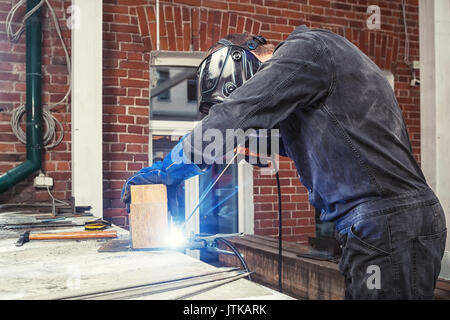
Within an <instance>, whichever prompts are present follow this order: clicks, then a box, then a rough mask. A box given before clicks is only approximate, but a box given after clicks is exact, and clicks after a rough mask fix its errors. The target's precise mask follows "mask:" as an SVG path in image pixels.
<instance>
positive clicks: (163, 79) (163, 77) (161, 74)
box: [156, 69, 170, 101]
mask: <svg viewBox="0 0 450 320" xmlns="http://www.w3.org/2000/svg"><path fill="white" fill-rule="evenodd" d="M169 78H170V72H169V71H168V70H162V69H161V70H158V71H157V79H158V81H157V83H156V85H157V86H158V87H161V86H163V85H165V84H167V82H168V80H169ZM158 101H170V89H167V90H165V91H162V92H161V93H160V94H158Z"/></svg>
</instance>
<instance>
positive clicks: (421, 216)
mask: <svg viewBox="0 0 450 320" xmlns="http://www.w3.org/2000/svg"><path fill="white" fill-rule="evenodd" d="M198 90H199V95H198V101H199V107H200V111H201V112H204V113H205V114H207V115H206V116H205V117H204V118H203V120H202V121H201V122H200V123H199V124H198V125H197V127H196V129H197V131H200V132H203V133H205V132H207V131H208V130H210V129H214V130H216V131H217V130H219V131H220V132H222V133H223V135H224V136H225V135H226V131H227V129H242V130H249V129H273V128H278V129H279V130H280V135H281V141H280V144H281V147H280V154H281V155H286V156H289V157H290V158H291V159H292V160H293V161H294V163H295V166H296V168H297V171H298V174H299V176H300V180H301V182H302V183H303V185H304V186H305V187H306V188H307V189H308V192H309V201H310V203H311V204H312V205H313V206H314V207H315V208H318V209H320V210H321V217H320V218H321V220H322V221H333V222H335V225H336V232H335V233H336V237H337V239H338V241H339V242H340V244H341V247H342V251H343V253H342V257H341V259H340V262H339V269H340V271H341V272H342V274H343V275H344V277H345V284H346V292H345V297H346V299H431V298H432V297H433V292H434V288H435V284H436V280H437V278H438V275H439V273H440V267H441V259H442V257H443V253H444V247H445V241H446V235H447V234H446V227H445V226H446V224H445V216H444V212H443V209H442V207H441V205H440V202H439V200H438V199H437V197H436V195H435V194H434V192H433V191H432V190H431V189H430V188H429V186H428V184H427V182H426V180H425V177H424V175H423V173H422V171H421V169H420V167H419V165H418V163H417V162H416V160H415V158H414V156H413V152H412V147H411V143H410V140H409V136H408V131H407V128H406V125H405V122H404V119H403V116H402V112H401V109H400V107H399V105H398V102H397V100H396V97H395V94H394V91H393V89H392V87H391V85H390V83H389V82H388V80H387V79H386V78H385V74H384V73H383V71H382V70H380V69H379V68H378V67H377V66H376V64H375V63H373V62H372V61H371V60H370V59H369V58H368V57H367V56H366V55H365V54H364V53H363V52H361V51H360V50H359V49H358V48H357V47H356V46H354V45H353V44H352V43H351V42H349V41H348V40H346V39H345V38H343V37H341V36H339V35H337V34H335V33H333V32H330V31H327V30H320V29H314V30H310V29H309V28H307V27H306V26H300V27H298V28H296V29H295V30H294V31H293V32H292V33H291V34H290V35H289V37H288V38H287V39H286V40H285V41H283V42H281V43H280V44H278V46H276V47H275V49H274V50H273V52H272V50H271V47H270V46H269V45H268V44H266V41H265V39H264V38H263V37H260V36H248V35H231V36H228V37H225V39H222V40H221V41H219V42H218V43H216V44H215V45H214V46H213V47H212V48H211V49H210V51H209V52H208V56H207V57H206V58H205V60H204V61H203V62H202V63H201V65H200V67H199V69H198ZM196 129H194V131H193V132H191V133H189V134H187V135H186V136H184V137H183V138H182V139H181V140H180V142H179V143H178V144H177V145H176V146H175V147H174V149H173V150H172V151H171V152H170V154H169V155H167V156H166V157H165V158H164V160H163V161H162V162H157V163H155V164H154V165H153V166H152V167H149V168H145V169H142V170H141V171H139V172H138V173H137V174H135V175H134V176H132V177H131V178H130V179H128V181H127V182H126V183H125V185H124V188H123V191H122V200H123V201H124V202H125V203H127V202H129V197H130V196H129V186H130V185H131V184H148V183H164V184H167V185H168V186H174V185H177V184H178V183H180V182H181V181H183V180H184V179H187V178H189V177H192V176H194V175H197V174H201V173H202V172H203V171H204V170H206V169H207V168H208V166H209V165H207V164H206V163H211V160H217V159H211V157H213V156H211V155H210V154H208V155H205V153H203V152H202V150H204V146H205V144H207V143H208V142H207V141H203V142H202V143H203V145H202V144H201V145H200V146H199V145H198V143H196V141H194V140H195V137H194V134H193V133H194V132H195V130H196ZM234 147H235V146H230V145H227V144H225V141H224V144H223V150H224V153H227V152H229V151H230V150H231V149H232V148H234ZM219 156H220V155H217V158H218V157H219ZM213 158H214V157H213ZM174 159H182V160H183V161H174ZM194 159H202V161H197V162H195V161H194Z"/></svg>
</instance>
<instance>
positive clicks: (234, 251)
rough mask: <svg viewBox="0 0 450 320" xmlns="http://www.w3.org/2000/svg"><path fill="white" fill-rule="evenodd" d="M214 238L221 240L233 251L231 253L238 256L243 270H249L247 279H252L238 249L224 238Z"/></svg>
mask: <svg viewBox="0 0 450 320" xmlns="http://www.w3.org/2000/svg"><path fill="white" fill-rule="evenodd" d="M216 240H219V241H222V242H223V243H224V244H225V245H226V246H227V247H228V248H230V249H231V251H233V253H234V254H235V255H236V257H238V259H239V261H240V262H241V264H242V267H244V269H245V271H247V272H249V275H248V280H250V281H252V277H251V275H250V270H249V269H248V265H247V263H246V262H245V260H244V258H243V257H242V255H241V253H240V252H239V251H238V249H236V247H235V246H234V245H233V244H232V243H231V242H230V241H228V240H227V239H225V238H217V239H216Z"/></svg>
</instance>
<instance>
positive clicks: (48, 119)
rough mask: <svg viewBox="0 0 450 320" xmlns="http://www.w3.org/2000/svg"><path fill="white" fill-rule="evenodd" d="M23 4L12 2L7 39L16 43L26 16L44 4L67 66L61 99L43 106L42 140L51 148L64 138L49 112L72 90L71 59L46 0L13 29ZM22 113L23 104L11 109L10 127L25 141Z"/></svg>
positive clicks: (23, 109) (60, 125)
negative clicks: (43, 131)
mask: <svg viewBox="0 0 450 320" xmlns="http://www.w3.org/2000/svg"><path fill="white" fill-rule="evenodd" d="M24 4H26V0H20V1H19V2H17V3H16V4H14V5H13V6H12V8H11V10H10V11H9V13H8V15H7V17H6V33H7V36H8V39H9V40H10V41H11V42H12V43H17V42H18V41H19V40H20V37H21V35H22V33H23V32H24V31H25V22H26V20H27V19H28V18H30V17H31V16H32V15H33V14H34V13H35V12H36V11H37V10H39V9H40V8H41V7H42V6H43V5H44V4H46V5H47V6H48V9H49V11H50V14H51V16H52V18H53V22H54V25H55V29H56V33H57V34H58V37H59V39H60V41H61V45H62V48H63V50H64V54H65V59H66V67H67V72H68V78H69V87H68V89H67V91H66V93H65V95H64V97H63V98H62V99H61V100H59V101H58V102H56V103H53V104H49V105H46V106H44V108H43V117H44V121H45V124H46V125H47V132H46V133H45V135H44V137H43V141H44V146H45V149H51V148H53V147H55V146H57V145H58V144H60V143H61V141H62V139H63V138H64V127H63V125H62V123H61V122H60V121H59V120H58V119H56V118H55V117H54V116H53V115H52V114H51V113H50V112H51V111H53V110H54V109H55V108H56V107H58V106H60V105H61V104H63V103H64V102H67V103H68V98H69V95H70V93H71V91H72V81H71V73H72V71H71V70H72V65H71V59H70V55H69V51H68V49H67V46H66V44H65V42H64V38H63V36H62V32H61V27H60V25H59V21H58V17H57V15H56V13H55V10H54V9H53V7H52V5H51V4H50V2H49V1H48V0H41V2H39V3H38V4H37V5H36V6H35V7H34V8H33V9H31V10H30V11H28V12H27V13H26V14H25V15H24V17H23V18H22V22H21V25H20V27H19V29H18V30H16V31H14V30H13V27H12V24H13V20H14V16H15V15H16V13H17V11H18V10H19V8H20V7H21V6H22V5H24ZM24 113H25V106H20V107H18V108H16V109H15V110H14V111H13V113H12V118H11V127H12V130H13V133H14V134H15V135H16V137H17V138H18V139H19V141H20V142H22V143H26V135H25V133H24V132H23V130H22V128H21V127H20V119H21V118H22V116H23V114H24ZM56 126H59V128H60V133H59V138H56V137H57V134H56Z"/></svg>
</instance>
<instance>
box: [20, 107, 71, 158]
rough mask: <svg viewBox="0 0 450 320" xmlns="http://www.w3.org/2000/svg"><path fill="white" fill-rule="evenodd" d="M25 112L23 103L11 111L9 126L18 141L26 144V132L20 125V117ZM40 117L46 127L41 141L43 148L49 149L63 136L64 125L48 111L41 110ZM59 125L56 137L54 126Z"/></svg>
mask: <svg viewBox="0 0 450 320" xmlns="http://www.w3.org/2000/svg"><path fill="white" fill-rule="evenodd" d="M25 114H26V109H25V105H22V106H20V107H18V108H16V109H14V110H13V111H12V115H11V128H12V131H13V133H14V134H15V135H16V137H17V138H18V139H19V141H20V142H22V143H23V144H26V142H27V136H26V133H25V132H24V131H23V130H22V128H21V127H20V120H21V119H22V117H23V116H24V115H25ZM42 117H43V120H44V124H45V126H46V127H47V131H46V132H45V134H44V136H43V138H42V141H43V144H44V148H45V149H51V148H54V147H55V146H57V145H58V144H59V143H60V142H61V141H62V139H63V138H64V126H63V124H62V123H61V121H59V120H58V119H56V118H55V117H54V116H53V115H52V114H51V112H50V111H48V110H46V109H45V108H44V110H42ZM57 126H59V128H60V131H59V137H57V136H58V135H57V133H56V127H57Z"/></svg>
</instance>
